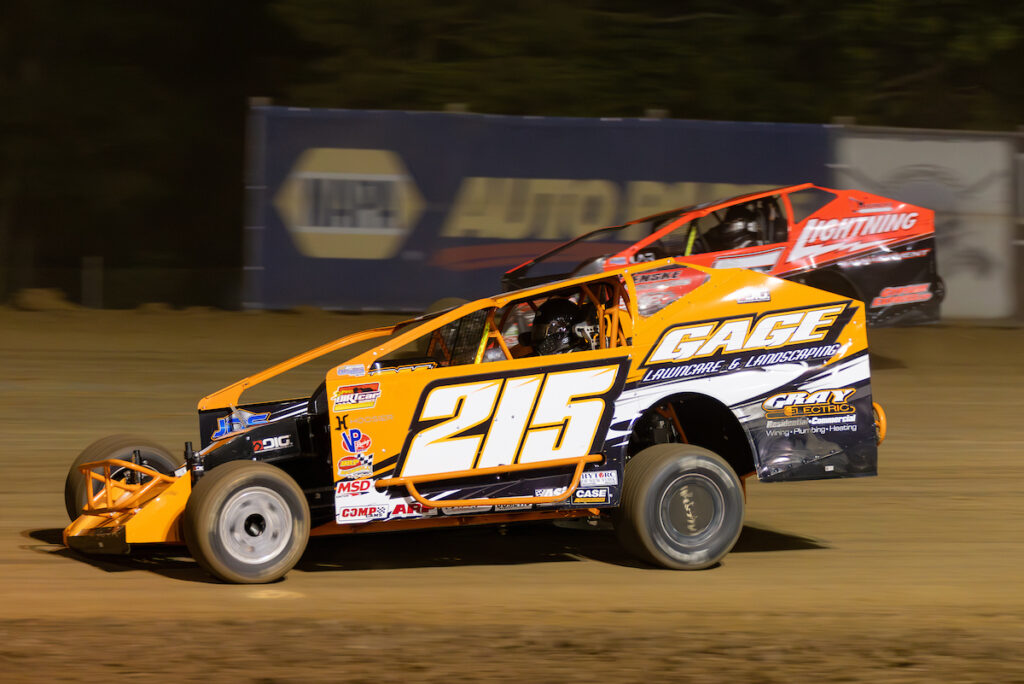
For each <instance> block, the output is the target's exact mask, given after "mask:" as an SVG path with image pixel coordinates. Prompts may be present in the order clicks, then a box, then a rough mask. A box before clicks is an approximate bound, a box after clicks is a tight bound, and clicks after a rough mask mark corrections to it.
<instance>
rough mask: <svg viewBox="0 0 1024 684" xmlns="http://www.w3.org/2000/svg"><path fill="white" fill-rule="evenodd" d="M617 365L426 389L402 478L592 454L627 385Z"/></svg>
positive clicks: (621, 364)
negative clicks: (615, 399) (618, 396)
mask: <svg viewBox="0 0 1024 684" xmlns="http://www.w3.org/2000/svg"><path fill="white" fill-rule="evenodd" d="M625 368H626V363H625V361H623V362H618V361H617V360H616V361H614V362H612V363H609V362H608V361H604V362H603V363H602V364H600V365H589V366H585V367H579V366H572V367H569V368H568V369H560V370H555V371H550V372H544V371H542V370H540V369H538V370H537V372H533V373H525V374H518V375H513V376H502V377H486V376H484V377H479V378H476V379H473V380H471V381H464V382H460V383H458V384H441V385H432V386H428V387H427V389H426V391H425V397H424V399H422V400H421V402H420V407H419V411H418V414H417V416H416V419H415V420H414V421H413V424H412V428H411V430H410V438H409V440H408V442H407V447H406V449H405V461H404V463H403V465H402V466H401V468H400V471H401V476H402V477H409V476H413V475H425V474H429V473H446V472H453V471H458V470H470V469H473V468H490V467H493V466H502V465H510V464H512V463H539V462H543V461H552V460H557V459H562V458H574V457H578V456H585V455H587V454H590V453H594V451H593V450H595V449H600V448H601V446H602V444H603V442H604V440H603V434H602V430H603V429H606V428H607V422H608V420H610V417H611V410H612V405H613V403H614V402H613V400H614V397H615V396H616V395H617V393H618V391H620V390H621V388H622V382H623V381H624V380H625Z"/></svg>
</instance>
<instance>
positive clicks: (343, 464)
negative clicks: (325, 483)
mask: <svg viewBox="0 0 1024 684" xmlns="http://www.w3.org/2000/svg"><path fill="white" fill-rule="evenodd" d="M370 475H373V454H367V453H361V454H351V455H349V456H342V457H341V458H339V459H338V476H339V477H344V478H348V479H354V478H357V477H369V476H370Z"/></svg>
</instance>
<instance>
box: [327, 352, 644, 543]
mask: <svg viewBox="0 0 1024 684" xmlns="http://www.w3.org/2000/svg"><path fill="white" fill-rule="evenodd" d="M627 368H628V357H626V356H624V352H623V350H622V349H610V350H597V351H587V352H578V353H572V354H564V355H557V356H550V357H536V358H529V359H518V360H514V361H498V362H493V363H485V364H467V365H461V366H451V367H447V368H429V367H419V368H415V369H413V368H410V369H409V370H404V371H400V372H392V373H384V374H366V375H364V376H352V375H348V373H350V372H352V370H353V367H352V366H351V365H349V366H343V367H339V368H338V369H335V370H332V371H330V372H329V373H328V377H327V390H328V406H329V409H328V410H329V412H330V422H331V451H332V464H333V472H334V481H335V511H336V515H337V522H338V523H342V524H343V523H359V522H370V521H379V520H390V519H396V518H408V517H420V516H426V515H438V514H441V515H465V514H468V513H483V512H504V511H514V510H524V509H529V508H533V507H534V504H504V505H498V506H493V507H492V506H478V507H473V508H466V507H457V506H451V507H448V506H445V505H444V502H445V501H458V500H469V499H481V498H483V499H490V498H509V497H527V498H530V497H537V496H544V495H550V494H551V493H552V492H556V491H557V490H558V488H559V487H561V488H562V491H564V489H565V487H566V486H567V485H568V484H569V482H570V479H571V474H572V468H567V467H548V466H546V465H545V462H546V461H553V460H561V459H567V458H576V457H581V456H585V455H587V454H592V453H601V452H602V450H603V449H604V442H605V436H606V435H607V433H608V426H609V424H610V423H611V421H612V415H613V412H614V407H615V399H616V398H617V397H618V396H619V394H620V393H621V390H622V386H623V383H624V382H625V379H626V372H627ZM338 373H345V375H338ZM354 395H357V396H355V397H354V398H353V396H354ZM534 463H535V464H536V465H537V469H536V470H534V469H528V470H522V471H517V472H516V473H514V474H511V473H509V474H504V475H497V476H496V475H479V476H478V475H474V473H473V471H474V470H479V469H485V468H495V467H501V466H509V465H518V464H534ZM607 470H608V467H607V466H601V467H598V466H596V465H591V466H589V467H588V468H587V472H585V473H584V475H583V476H582V478H581V483H582V484H581V488H584V489H588V490H589V489H593V488H592V487H590V486H589V485H590V484H592V483H595V482H599V481H603V482H611V481H614V482H615V483H616V484H617V483H618V481H619V477H618V475H617V473H615V474H607V473H603V474H600V475H594V474H587V473H588V472H603V471H607ZM443 473H453V474H454V473H458V476H457V477H453V478H448V479H440V480H438V481H436V482H428V483H424V484H422V485H421V486H420V487H419V489H420V491H421V493H422V494H423V495H424V496H425V497H426V498H428V499H429V500H431V501H437V502H438V506H436V507H430V508H428V507H425V506H423V505H422V504H421V503H420V502H417V501H416V500H415V499H413V498H412V497H410V496H405V495H404V493H402V494H396V493H395V490H396V489H400V488H390V489H389V490H387V491H384V492H382V491H379V490H377V489H376V488H375V487H374V486H373V485H372V482H373V481H375V480H379V479H384V478H392V477H409V476H424V475H426V476H430V475H436V474H443ZM584 485H586V486H584ZM542 492H544V493H542ZM545 493H547V494H545ZM591 494H592V495H593V496H591V497H582V496H577V497H575V498H571V499H569V500H568V501H566V502H563V503H559V504H558V505H559V506H565V505H568V506H572V505H581V506H582V505H586V504H596V503H599V504H604V505H609V504H611V503H613V501H614V500H615V499H614V497H613V494H617V490H611V489H608V488H604V489H603V490H602V492H597V491H596V490H595V491H593V492H591ZM583 499H588V500H587V501H584V500H583ZM537 505H543V504H537Z"/></svg>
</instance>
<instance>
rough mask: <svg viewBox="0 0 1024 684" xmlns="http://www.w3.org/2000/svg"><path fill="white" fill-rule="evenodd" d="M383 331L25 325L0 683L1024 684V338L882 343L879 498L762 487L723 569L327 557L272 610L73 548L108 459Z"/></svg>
mask: <svg viewBox="0 0 1024 684" xmlns="http://www.w3.org/2000/svg"><path fill="white" fill-rule="evenodd" d="M383 322H385V319H383V318H382V317H371V316H358V317H342V316H337V315H329V314H316V313H305V314H244V313H230V314H225V313H222V312H221V313H215V312H203V311H187V312H175V311H169V312H155V313H142V312H83V311H62V312H52V313H39V312H36V313H23V312H14V311H10V310H2V309H0V469H2V470H0V472H2V479H0V492H2V493H0V673H2V674H0V679H2V680H3V681H5V682H20V681H47V680H64V681H83V680H87V679H89V680H94V681H98V680H99V678H100V677H103V678H113V679H117V680H120V679H129V678H131V679H134V680H137V681H142V679H141V678H149V679H150V680H151V681H240V682H292V681H294V682H305V681H314V682H321V681H322V682H328V681H331V682H334V681H352V682H391V681H411V680H415V681H417V682H446V683H448V682H472V681H499V682H513V681H514V682H530V681H560V682H594V681H624V682H632V681H644V682H656V681H684V682H685V681H701V682H719V681H720V682H726V681H728V682H787V683H788V682H795V681H796V682H799V681H807V682H857V681H872V682H934V681H948V682H1024V503H1022V496H1021V495H1022V492H1024V460H1022V458H1024V453H1022V445H1024V423H1022V421H1021V419H1020V416H1021V414H1022V412H1024V401H1022V400H1021V390H1020V385H1021V379H1022V378H1024V373H1022V371H1024V360H1022V359H1024V357H1022V355H1021V354H1020V349H1021V348H1022V347H1024V331H1022V330H1020V329H981V328H970V327H938V328H916V329H903V330H880V331H873V333H872V335H871V341H872V349H873V351H874V352H875V354H874V356H873V367H874V390H875V395H876V399H877V400H878V401H881V402H882V403H883V404H884V405H885V407H886V409H887V411H888V414H889V423H890V434H889V439H888V441H887V442H886V443H885V444H884V445H883V447H882V451H881V456H880V470H881V474H880V476H879V477H877V478H865V479H859V480H844V481H832V482H805V483H785V484H759V483H754V482H751V483H750V487H749V498H748V504H747V520H746V526H745V528H744V530H743V533H742V535H741V537H740V540H739V542H738V544H737V546H736V548H735V550H734V551H733V552H732V553H731V554H730V555H729V556H727V557H726V559H725V560H724V562H723V563H722V564H721V565H720V566H719V567H716V568H713V569H711V570H707V571H702V572H691V573H687V572H671V571H666V570H660V569H656V568H651V567H645V566H643V565H641V564H639V563H636V562H634V561H633V560H632V559H631V558H629V557H628V556H626V555H624V554H623V553H622V552H621V551H620V550H619V548H618V546H617V544H616V542H615V539H614V536H613V534H612V533H611V532H609V531H608V530H604V529H568V528H561V527H554V526H548V525H530V526H527V527H518V528H517V527H510V528H508V529H507V530H501V529H497V528H466V529H461V530H450V531H441V530H439V531H432V532H426V533H416V534H412V533H408V534H405V533H403V534H391V535H378V536H373V537H371V536H366V537H352V538H334V539H322V540H315V541H314V542H313V543H311V545H310V548H309V550H308V552H307V553H306V555H305V556H304V558H303V560H302V561H300V563H299V565H298V566H297V568H296V569H295V570H293V571H292V572H291V573H289V575H288V576H287V578H286V579H285V580H284V581H282V582H278V583H275V584H271V585H264V586H228V585H223V584H218V583H215V582H213V581H212V580H211V579H210V578H208V577H207V576H206V575H205V574H204V573H203V572H202V571H201V570H200V569H199V568H198V567H197V566H196V565H195V564H194V563H193V562H192V560H191V559H190V558H189V557H188V554H187V552H185V551H183V550H182V549H177V548H174V547H166V548H157V549H152V550H148V551H142V552H140V553H138V554H137V555H136V556H133V557H130V558H110V557H105V558H104V557H92V558H87V557H83V556H77V555H75V554H72V553H70V552H68V551H67V550H65V549H63V547H62V546H61V545H60V543H59V542H60V530H61V529H62V528H63V527H64V525H66V523H67V520H66V515H65V512H64V505H63V498H62V489H63V482H64V477H65V474H66V471H67V466H68V463H69V462H70V461H71V460H72V459H73V458H74V456H75V455H76V454H77V453H78V451H80V450H81V449H82V448H83V447H85V446H86V445H87V444H88V443H89V442H91V441H93V440H94V439H97V438H99V437H102V436H104V435H106V434H109V433H115V432H132V433H140V434H144V435H147V436H150V437H152V438H155V439H157V440H158V441H160V442H162V443H164V444H165V445H166V446H168V447H169V448H171V449H172V451H174V452H177V451H178V450H180V449H181V446H182V444H183V442H184V441H185V440H186V439H189V440H193V441H198V438H197V435H196V417H195V405H196V402H197V400H198V399H199V398H200V397H201V396H203V395H205V394H207V393H209V392H212V391H213V390H215V389H218V388H220V387H222V386H224V385H227V384H229V383H230V382H232V381H234V380H236V379H238V378H240V377H243V376H245V375H248V374H250V373H252V372H254V371H256V370H259V369H261V368H264V367H266V366H269V365H272V364H273V363H276V362H277V361H279V360H282V359H284V358H286V357H287V356H290V355H292V354H295V353H298V352H301V351H304V350H305V349H307V348H309V347H312V346H315V345H317V344H320V343H322V342H325V341H327V340H329V339H332V338H333V337H336V336H339V335H341V334H343V333H344V332H346V331H349V330H352V329H354V328H364V327H371V326H374V325H380V324H382V323H383ZM303 382H306V381H305V380H303ZM314 385H315V383H314V384H309V385H308V386H306V385H300V387H305V390H304V391H305V392H306V393H308V391H310V390H311V389H312V388H313V386H314ZM300 393H302V392H301V391H300ZM247 396H248V395H247Z"/></svg>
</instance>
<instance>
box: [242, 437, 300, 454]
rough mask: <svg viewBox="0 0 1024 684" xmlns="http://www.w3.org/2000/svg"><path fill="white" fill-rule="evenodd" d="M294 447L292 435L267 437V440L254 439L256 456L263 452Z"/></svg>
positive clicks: (253, 445)
mask: <svg viewBox="0 0 1024 684" xmlns="http://www.w3.org/2000/svg"><path fill="white" fill-rule="evenodd" d="M290 446H292V436H291V435H278V436H277V437H266V438H265V439H254V440H253V442H252V451H253V453H254V454H256V453H260V452H263V451H278V450H280V449H287V448H289V447H290Z"/></svg>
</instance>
